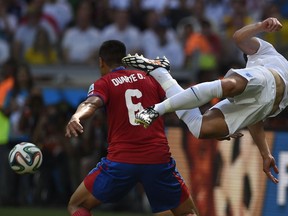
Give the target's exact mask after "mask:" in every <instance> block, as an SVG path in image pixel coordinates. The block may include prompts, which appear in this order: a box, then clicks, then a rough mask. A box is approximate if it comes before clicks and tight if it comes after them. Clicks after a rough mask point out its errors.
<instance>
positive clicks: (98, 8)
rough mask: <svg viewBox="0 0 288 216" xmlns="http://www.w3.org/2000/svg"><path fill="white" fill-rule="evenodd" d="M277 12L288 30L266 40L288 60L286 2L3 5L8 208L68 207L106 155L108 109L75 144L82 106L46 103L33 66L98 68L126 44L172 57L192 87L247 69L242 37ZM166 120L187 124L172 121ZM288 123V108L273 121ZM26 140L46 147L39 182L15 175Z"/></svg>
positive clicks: (37, 1) (2, 144) (3, 155)
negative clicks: (108, 52)
mask: <svg viewBox="0 0 288 216" xmlns="http://www.w3.org/2000/svg"><path fill="white" fill-rule="evenodd" d="M270 16H273V17H277V18H278V19H279V20H280V21H281V22H282V24H283V29H282V31H280V32H276V33H271V34H269V35H268V34H267V35H266V34H263V35H260V37H263V38H264V39H265V40H267V41H269V42H271V43H272V44H273V45H274V46H275V47H276V49H278V51H279V52H281V53H282V54H283V55H284V56H285V57H288V2H287V1H285V0H274V1H272V0H249V1H248V0H157V1H155V0H121V1H120V0H0V67H1V68H0V111H1V112H0V127H1V130H0V160H1V161H0V176H1V179H0V205H17V204H28V205H29V204H44V203H45V204H51V205H57V204H60V205H63V204H66V203H67V200H68V198H69V196H70V194H71V192H72V191H73V190H74V189H75V187H76V186H77V185H78V184H79V182H80V181H81V179H82V178H83V177H84V176H85V175H86V174H87V172H88V171H89V170H90V169H91V168H92V166H93V165H95V164H96V163H97V161H98V160H99V158H100V157H102V156H104V155H105V152H106V147H107V144H106V124H105V117H104V116H105V115H103V110H99V111H98V112H97V113H95V118H93V119H91V120H88V121H86V122H84V124H85V125H86V128H87V129H88V130H86V131H85V133H84V134H83V136H81V137H80V138H74V139H72V140H68V139H66V138H65V137H64V130H65V125H66V123H67V121H68V119H69V118H70V116H71V114H72V113H73V112H74V111H75V108H76V107H73V106H71V104H69V103H67V102H65V101H61V102H58V103H54V104H47V103H45V98H43V94H42V89H41V86H39V85H37V82H35V79H34V77H33V75H32V73H31V68H32V67H34V66H46V67H47V66H50V65H67V64H68V65H84V66H85V65H89V66H95V70H97V64H98V58H97V52H98V48H99V46H100V45H101V43H102V42H103V41H104V40H108V39H117V40H121V41H122V42H124V43H125V44H126V46H127V49H128V50H127V53H131V54H134V53H139V54H143V55H144V56H146V57H148V58H155V57H157V56H160V57H162V56H166V57H167V58H168V59H169V60H170V62H171V67H172V70H175V71H177V73H182V72H188V73H189V76H190V78H189V83H185V82H183V83H181V84H183V85H191V84H192V83H197V82H203V81H209V80H213V79H217V78H219V77H222V76H223V75H224V74H225V73H226V71H227V69H229V68H230V67H234V68H235V67H242V66H243V65H244V64H245V61H244V59H243V55H242V53H241V52H240V51H239V50H238V49H237V48H236V47H235V45H234V44H233V42H232V41H231V37H232V34H233V32H234V31H235V30H237V29H239V28H240V27H242V26H243V25H246V24H249V23H253V22H256V21H260V20H263V19H265V18H267V17H270ZM190 81H192V83H191V82H190ZM89 84H90V83H87V85H89ZM87 88H88V86H87ZM211 103H213V101H212V102H211ZM207 107H209V104H208V105H207V106H203V107H202V109H206V108H207ZM166 121H167V123H169V124H179V120H178V119H177V118H175V116H172V117H171V115H170V116H169V115H168V116H167V119H166ZM89 125H90V126H91V127H89ZM287 126H288V112H287V111H284V112H283V113H282V114H281V115H280V116H279V117H277V118H275V119H273V120H269V121H267V129H278V130H287V129H286V128H287ZM23 141H29V142H33V143H35V144H37V145H39V146H40V147H41V149H42V152H43V155H44V161H43V165H42V167H41V170H40V172H38V173H36V174H35V175H33V176H31V175H25V176H19V175H16V174H14V173H13V172H12V171H11V170H10V169H9V165H8V161H7V156H8V153H9V151H10V149H11V148H12V147H13V146H14V145H15V144H17V143H19V142H23ZM140 191H141V190H140ZM138 192H139V191H138ZM134 198H135V197H134Z"/></svg>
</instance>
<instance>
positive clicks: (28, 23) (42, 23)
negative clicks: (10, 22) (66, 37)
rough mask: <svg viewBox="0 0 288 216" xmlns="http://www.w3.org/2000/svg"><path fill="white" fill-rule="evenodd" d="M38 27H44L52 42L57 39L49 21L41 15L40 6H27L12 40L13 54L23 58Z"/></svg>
mask: <svg viewBox="0 0 288 216" xmlns="http://www.w3.org/2000/svg"><path fill="white" fill-rule="evenodd" d="M39 27H42V28H44V29H45V30H46V31H47V32H48V35H49V38H50V41H51V43H52V44H55V43H56V41H57V37H56V36H57V33H56V31H55V29H54V27H53V26H52V25H51V23H50V22H49V21H48V20H47V19H46V18H45V16H44V15H43V13H42V11H41V8H38V7H34V6H31V7H30V8H28V11H27V13H26V17H25V19H23V21H22V22H21V23H20V24H19V28H18V29H17V31H16V33H15V37H14V41H13V47H12V49H13V50H12V51H13V56H14V57H15V58H16V59H23V56H24V53H25V52H26V51H27V49H28V48H29V47H32V45H33V42H34V39H35V35H36V32H37V30H38V28H39Z"/></svg>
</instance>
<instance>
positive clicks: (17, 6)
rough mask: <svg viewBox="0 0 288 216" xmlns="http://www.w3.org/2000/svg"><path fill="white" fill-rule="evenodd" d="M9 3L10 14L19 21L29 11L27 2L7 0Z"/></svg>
mask: <svg viewBox="0 0 288 216" xmlns="http://www.w3.org/2000/svg"><path fill="white" fill-rule="evenodd" d="M5 1H6V3H7V11H8V13H9V14H12V15H14V16H15V17H16V18H17V20H20V19H21V18H22V17H23V16H24V14H25V11H26V9H27V2H28V1H23V0H8V1H7V0H5Z"/></svg>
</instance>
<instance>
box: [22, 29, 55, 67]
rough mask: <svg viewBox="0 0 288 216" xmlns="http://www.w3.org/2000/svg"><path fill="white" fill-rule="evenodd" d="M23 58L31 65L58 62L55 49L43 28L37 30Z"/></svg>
mask: <svg viewBox="0 0 288 216" xmlns="http://www.w3.org/2000/svg"><path fill="white" fill-rule="evenodd" d="M24 59H25V61H26V62H27V63H29V64H31V65H49V64H55V63H57V62H58V54H57V51H56V49H55V47H54V46H53V44H52V43H51V41H50V38H49V35H48V32H47V31H46V30H45V29H43V28H39V29H38V30H37V33H36V35H35V39H34V41H33V45H32V47H29V48H28V49H27V51H26V52H25V54H24Z"/></svg>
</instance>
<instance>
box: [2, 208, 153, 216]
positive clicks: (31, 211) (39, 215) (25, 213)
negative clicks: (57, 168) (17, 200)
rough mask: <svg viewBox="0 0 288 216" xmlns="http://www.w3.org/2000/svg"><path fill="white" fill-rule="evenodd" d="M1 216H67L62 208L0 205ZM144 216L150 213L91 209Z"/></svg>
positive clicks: (96, 214) (109, 215)
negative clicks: (5, 206) (7, 206)
mask: <svg viewBox="0 0 288 216" xmlns="http://www.w3.org/2000/svg"><path fill="white" fill-rule="evenodd" d="M0 215H1V216H69V214H68V212H67V211H66V209H64V208H58V209H57V208H17V207H15V208H3V207H0ZM113 215H116V216H144V215H146V216H147V215H150V214H137V213H130V212H108V211H96V210H95V211H93V216H113Z"/></svg>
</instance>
